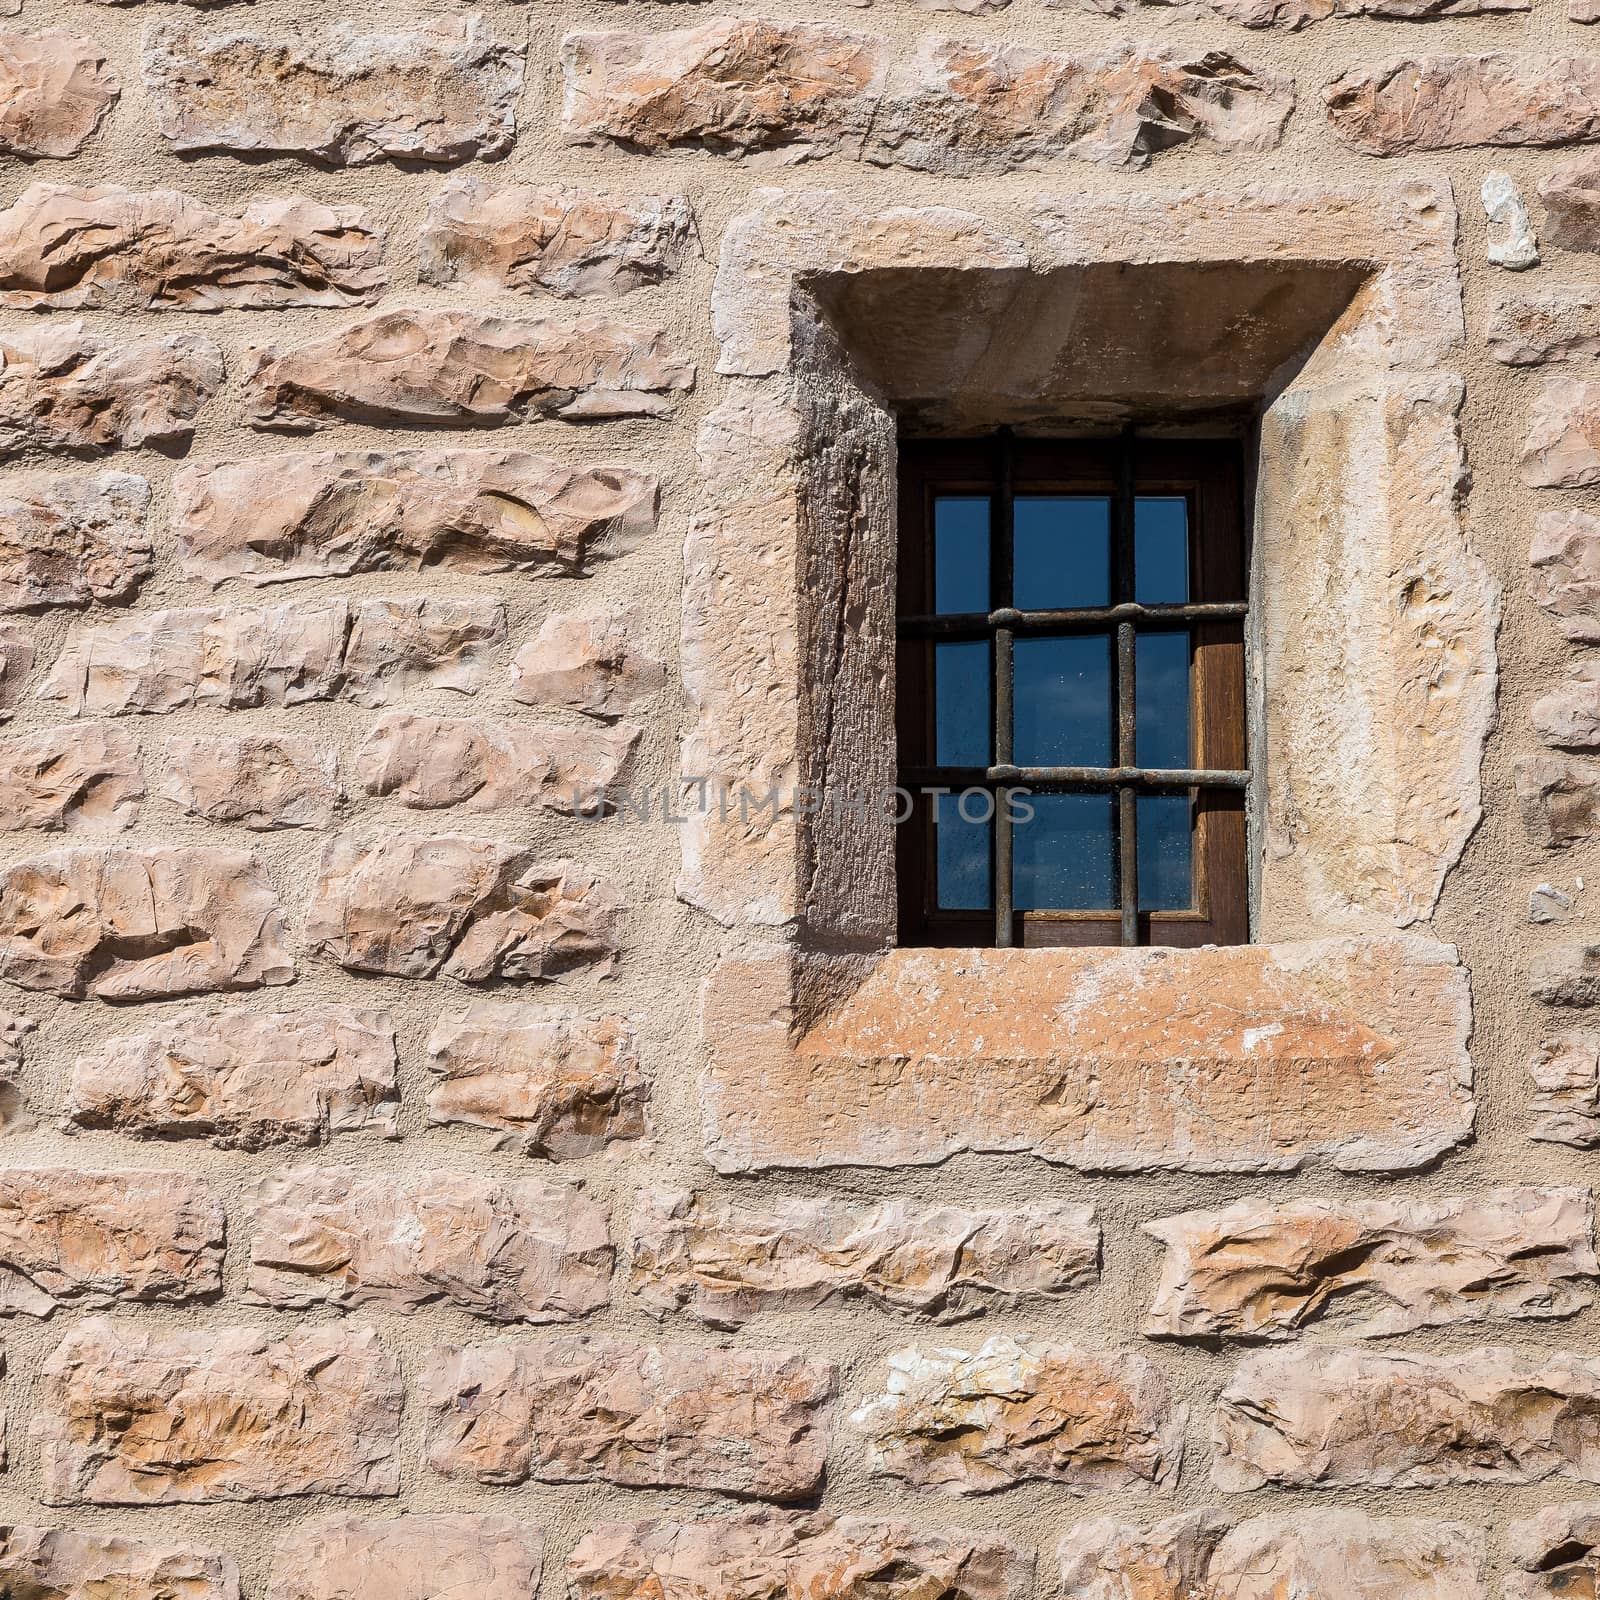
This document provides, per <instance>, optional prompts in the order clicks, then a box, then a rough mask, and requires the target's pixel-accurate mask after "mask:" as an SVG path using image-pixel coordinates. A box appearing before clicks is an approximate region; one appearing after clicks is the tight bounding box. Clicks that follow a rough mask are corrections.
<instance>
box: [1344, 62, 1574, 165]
mask: <svg viewBox="0 0 1600 1600" xmlns="http://www.w3.org/2000/svg"><path fill="white" fill-rule="evenodd" d="M1322 98H1323V102H1324V104H1325V105H1326V107H1327V111H1328V120H1329V122H1330V123H1331V124H1332V125H1333V131H1334V132H1335V133H1336V134H1337V135H1338V136H1339V137H1340V138H1341V139H1342V140H1344V142H1345V143H1346V144H1348V145H1352V146H1353V147H1354V148H1355V149H1357V150H1363V151H1365V152H1366V153H1367V154H1369V155H1375V156H1396V155H1405V154H1408V153H1410V152H1412V151H1415V150H1460V149H1467V148H1470V147H1471V146H1473V145H1556V144H1576V143H1579V142H1581V141H1583V140H1592V139H1596V138H1600V56H1540V55H1504V54H1498V53H1497V54H1485V55H1428V56H1399V57H1394V58H1391V59H1390V60H1387V61H1384V62H1382V63H1380V64H1379V65H1377V66H1372V67H1366V66H1363V67H1354V68H1352V69H1351V70H1350V71H1348V72H1345V73H1343V74H1341V75H1340V76H1339V77H1337V78H1335V79H1334V80H1333V82H1332V83H1330V84H1329V85H1328V86H1327V88H1325V89H1324V90H1323V91H1322Z"/></svg>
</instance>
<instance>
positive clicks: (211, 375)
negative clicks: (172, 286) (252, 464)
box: [0, 321, 223, 455]
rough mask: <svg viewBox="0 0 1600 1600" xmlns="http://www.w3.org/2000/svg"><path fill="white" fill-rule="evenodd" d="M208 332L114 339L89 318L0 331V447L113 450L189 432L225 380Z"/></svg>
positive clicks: (9, 451) (0, 450)
mask: <svg viewBox="0 0 1600 1600" xmlns="http://www.w3.org/2000/svg"><path fill="white" fill-rule="evenodd" d="M222 378H223V369H222V352H221V351H220V350H219V349H218V348H217V347H216V346H215V345H214V344H212V342H211V341H210V340H209V339H201V338H197V337H196V336H195V335H194V334H190V333H179V334H174V335H172V336H171V337H170V338H166V339H128V338H121V339H111V338H108V337H106V336H105V335H103V334H97V333H89V332H87V331H85V329H84V326H83V324H82V323H81V322H76V321H75V322H63V323H52V324H50V325H49V326H47V327H43V328H23V329H18V330H15V331H13V332H11V333H8V334H6V335H4V336H3V337H0V455H15V454H18V453H20V452H22V451H24V450H27V449H29V448H35V449H40V450H51V451H56V450H71V451H85V452H86V451H91V450H93V451H105V450H120V449H132V448H134V447H136V446H138V445H142V444H152V443H165V442H168V441H170V440H176V439H187V438H188V437H189V435H190V434H192V433H193V432H194V419H195V417H196V416H197V415H198V414H199V412H200V410H201V408H202V407H203V406H205V404H206V403H207V402H208V401H209V400H210V399H211V398H212V397H213V396H214V395H215V394H216V392H217V390H219V389H220V388H221V387H222Z"/></svg>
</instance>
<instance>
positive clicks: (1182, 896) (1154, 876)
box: [1134, 794, 1194, 911]
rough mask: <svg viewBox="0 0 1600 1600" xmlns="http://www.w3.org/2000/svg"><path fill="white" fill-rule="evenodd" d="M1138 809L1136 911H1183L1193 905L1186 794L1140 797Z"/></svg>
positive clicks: (1192, 850) (1191, 824)
mask: <svg viewBox="0 0 1600 1600" xmlns="http://www.w3.org/2000/svg"><path fill="white" fill-rule="evenodd" d="M1134 804H1135V805H1136V806H1137V807H1138V818H1137V826H1138V829H1139V909H1140V910H1141V911H1186V910H1188V908H1189V906H1190V905H1191V903H1192V902H1193V899H1194V889H1193V883H1192V874H1193V867H1194V849H1193V846H1192V843H1191V839H1192V835H1193V823H1192V821H1191V819H1190V801H1189V796H1188V795H1186V794H1175V795H1168V794H1142V795H1140V796H1139V798H1138V799H1137V800H1136V801H1135V802H1134Z"/></svg>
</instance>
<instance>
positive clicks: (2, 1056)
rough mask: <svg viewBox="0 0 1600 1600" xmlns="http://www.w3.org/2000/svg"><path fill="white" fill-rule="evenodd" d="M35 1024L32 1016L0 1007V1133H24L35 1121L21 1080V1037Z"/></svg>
mask: <svg viewBox="0 0 1600 1600" xmlns="http://www.w3.org/2000/svg"><path fill="white" fill-rule="evenodd" d="M37 1026H38V1024H37V1023H36V1022H34V1021H33V1020H32V1019H31V1018H28V1017H19V1016H18V1015H17V1014H16V1013H15V1012H14V1011H4V1010H0V1134H8V1133H24V1132H26V1131H27V1130H28V1129H29V1128H31V1127H32V1126H33V1125H34V1118H33V1117H32V1115H31V1114H30V1113H29V1110H28V1100H27V1091H26V1086H25V1085H24V1083H23V1059H22V1041H23V1040H24V1039H25V1038H27V1036H28V1035H29V1034H30V1033H32V1032H33V1031H34V1029H35V1028H36V1027H37Z"/></svg>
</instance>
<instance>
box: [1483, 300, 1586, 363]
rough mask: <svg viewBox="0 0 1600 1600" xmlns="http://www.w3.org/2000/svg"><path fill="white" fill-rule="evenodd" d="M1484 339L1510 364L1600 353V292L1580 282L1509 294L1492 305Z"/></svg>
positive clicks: (1566, 358)
mask: <svg viewBox="0 0 1600 1600" xmlns="http://www.w3.org/2000/svg"><path fill="white" fill-rule="evenodd" d="M1484 343H1485V344H1486V345H1487V346H1488V350H1489V354H1490V355H1492V356H1493V357H1494V358H1495V360H1496V361H1503V362H1505V364H1506V365H1507V366H1508V367H1537V366H1541V365H1543V363H1545V362H1547V361H1570V360H1572V359H1573V358H1574V357H1575V356H1576V357H1588V356H1593V355H1600V294H1597V293H1596V292H1595V291H1594V290H1593V289H1590V288H1588V287H1587V286H1585V285H1582V284H1578V285H1575V286H1562V287H1560V288H1555V289H1543V290H1540V291H1539V292H1537V293H1535V294H1525V295H1507V296H1505V297H1504V298H1503V299H1502V300H1501V301H1500V302H1499V304H1498V305H1496V307H1495V308H1494V314H1493V316H1491V317H1490V319H1489V327H1488V330H1487V332H1486V333H1485V334H1484Z"/></svg>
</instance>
